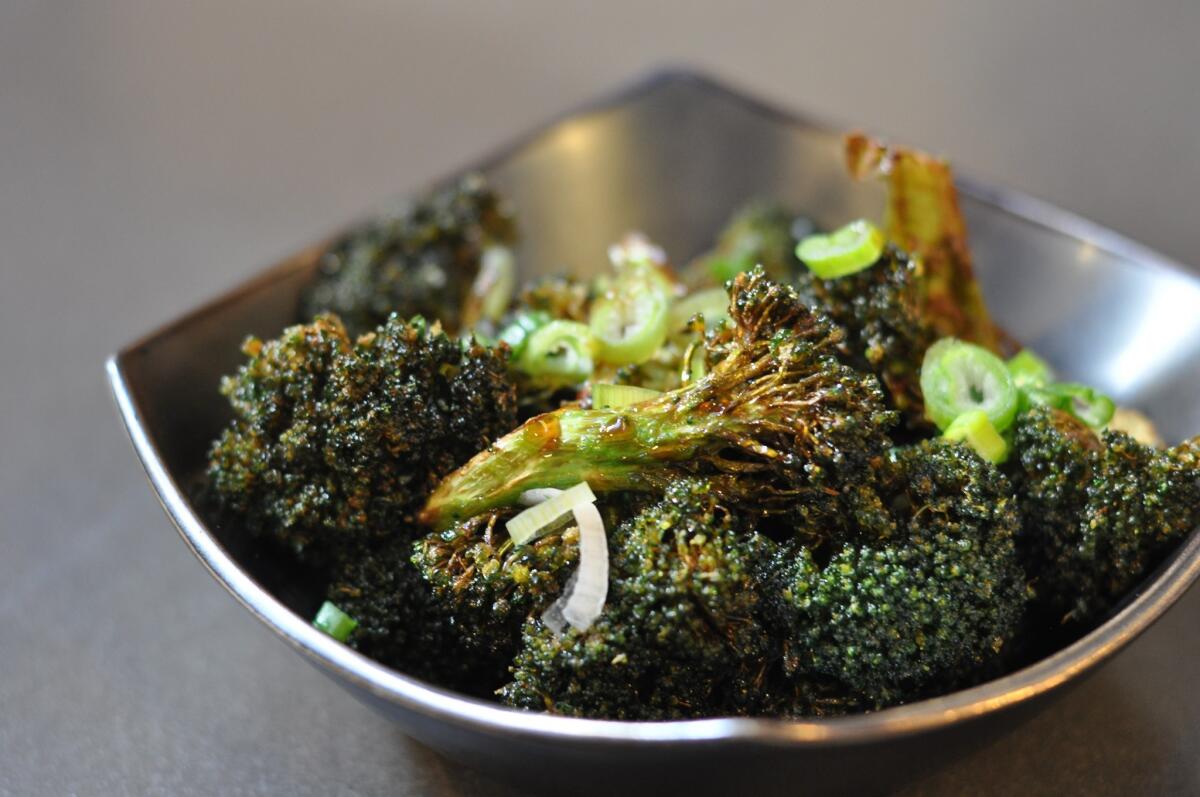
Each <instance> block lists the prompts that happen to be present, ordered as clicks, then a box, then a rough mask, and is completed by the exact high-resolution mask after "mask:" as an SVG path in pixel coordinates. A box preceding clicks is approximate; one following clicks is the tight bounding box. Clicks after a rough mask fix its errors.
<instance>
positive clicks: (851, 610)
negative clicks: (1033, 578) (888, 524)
mask: <svg viewBox="0 0 1200 797" xmlns="http://www.w3.org/2000/svg"><path fill="white" fill-rule="evenodd" d="M887 470H888V472H889V474H888V488H889V490H890V492H889V500H890V507H891V511H892V512H893V514H894V515H895V518H896V533H895V535H894V536H893V537H891V538H883V539H878V540H875V541H868V540H863V541H860V542H849V543H845V544H842V545H840V546H833V547H832V549H831V550H827V551H823V550H820V549H816V550H814V549H812V548H809V547H804V546H801V545H796V544H792V545H790V546H784V547H783V548H782V549H781V551H780V553H779V555H778V556H777V557H776V561H775V562H774V564H773V566H772V568H771V572H772V574H771V576H770V578H769V579H768V580H769V581H770V583H772V585H773V587H774V590H773V591H772V592H770V593H769V594H770V595H771V600H770V604H769V611H770V613H771V616H772V617H773V619H774V621H775V623H776V627H777V628H778V630H779V631H780V633H781V634H782V635H783V637H784V639H785V642H784V667H785V670H786V671H787V672H788V673H789V674H792V675H794V676H798V677H800V678H801V679H802V680H804V681H806V682H807V681H809V680H811V679H813V678H814V677H815V678H828V679H833V680H835V681H836V682H838V683H840V684H841V685H843V686H844V688H845V690H846V691H847V692H848V693H849V695H850V696H852V697H857V698H859V699H861V700H862V701H863V702H865V703H866V704H867V706H868V707H883V706H886V705H891V704H894V703H897V702H903V701H906V700H910V699H913V698H915V697H919V696H922V695H925V694H929V693H939V692H943V691H946V690H947V689H948V688H953V687H954V686H957V685H960V684H962V683H964V682H967V681H969V680H971V679H972V677H976V674H977V673H979V672H980V668H981V667H982V666H983V665H984V664H985V663H987V662H989V661H990V660H994V659H995V658H996V656H997V654H998V653H999V652H1000V651H1001V649H1002V648H1003V647H1004V645H1005V644H1006V643H1007V642H1008V641H1009V640H1010V639H1011V638H1012V637H1013V635H1014V634H1015V633H1016V630H1017V626H1018V623H1019V621H1020V618H1021V616H1022V614H1023V611H1024V607H1025V603H1026V598H1027V590H1026V588H1025V581H1024V575H1023V573H1022V571H1021V569H1020V567H1019V563H1018V559H1017V556H1016V551H1015V547H1014V536H1015V534H1016V531H1017V525H1018V518H1017V513H1016V508H1015V507H1014V505H1013V500H1012V498H1011V487H1010V485H1009V483H1008V481H1007V480H1006V479H1005V478H1004V476H1003V475H1002V474H1001V473H999V472H998V471H997V470H996V469H994V468H993V467H991V466H990V465H988V464H987V463H985V462H984V461H982V460H981V459H979V458H978V457H977V456H976V455H975V454H974V453H973V452H972V451H970V449H968V448H966V447H965V446H961V445H959V444H951V443H944V442H941V441H929V442H924V443H921V444H918V445H916V446H912V447H904V448H899V449H895V450H894V451H893V452H891V455H890V457H889V461H888V463H887Z"/></svg>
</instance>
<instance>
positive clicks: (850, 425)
mask: <svg viewBox="0 0 1200 797" xmlns="http://www.w3.org/2000/svg"><path fill="white" fill-rule="evenodd" d="M730 290H731V293H730V317H731V323H726V324H725V325H723V326H722V327H721V328H720V329H719V330H717V331H716V333H715V334H714V335H713V336H711V337H710V340H709V350H708V357H709V360H710V361H711V362H712V363H713V364H712V365H711V368H710V370H709V371H708V373H707V375H706V376H705V377H704V378H703V379H699V380H696V381H693V382H690V383H689V384H688V385H686V386H684V387H683V388H680V389H679V390H675V391H672V392H669V393H664V394H663V395H661V396H658V397H656V398H654V399H651V400H649V401H645V402H642V403H640V404H637V405H636V411H629V410H625V409H586V410H585V409H579V408H576V407H566V408H563V409H560V410H557V411H555V412H552V413H547V414H545V415H539V416H537V417H535V418H533V419H531V420H529V421H527V422H526V423H525V424H524V425H523V426H521V427H520V428H519V429H517V430H516V431H514V432H512V433H511V434H509V435H507V436H505V437H504V438H502V439H501V440H499V441H497V442H496V443H495V444H494V445H493V446H492V447H491V448H489V449H488V450H487V451H485V452H483V453H482V454H480V455H479V456H477V457H476V458H475V459H473V460H472V461H471V462H470V463H468V464H467V465H466V466H465V467H463V468H461V469H460V470H458V471H457V472H455V473H454V474H452V475H451V476H450V477H448V478H447V479H446V480H445V481H443V482H442V484H441V485H440V486H439V487H438V489H437V491H436V492H435V493H434V494H433V495H432V496H431V497H430V500H429V503H428V504H427V505H426V507H425V510H424V512H423V513H422V519H423V520H424V522H426V523H429V524H431V525H433V526H434V527H435V528H444V527H446V526H448V525H450V524H452V523H453V522H455V521H456V520H458V519H460V518H464V517H470V516H471V515H475V514H478V513H479V512H483V511H485V510H487V509H489V508H493V507H497V506H505V505H509V504H512V503H513V502H514V501H515V500H516V498H517V496H518V495H519V494H520V493H521V492H522V491H524V490H528V489H531V488H534V487H569V486H570V485H572V484H576V483H578V482H580V481H587V482H588V483H589V484H591V485H592V489H594V490H600V491H603V492H609V491H615V490H632V491H651V492H652V491H655V490H661V489H663V487H665V486H666V485H668V484H670V483H672V482H674V481H677V480H678V479H680V478H681V477H685V476H688V475H700V476H703V477H705V478H706V479H708V480H709V481H710V483H711V484H712V485H713V488H714V490H715V491H716V492H717V493H718V494H719V495H720V496H721V497H722V498H723V499H724V500H726V501H727V502H728V503H731V504H741V505H743V506H748V507H754V508H755V509H756V511H759V512H762V513H771V512H790V511H792V510H793V509H794V507H795V506H796V505H798V504H820V503H822V502H823V503H826V504H828V503H829V502H830V501H835V502H836V500H837V498H838V496H839V492H838V488H839V486H840V485H843V484H854V483H856V482H859V481H861V480H864V479H868V478H870V472H871V463H872V461H873V460H875V459H877V458H878V457H879V456H880V455H881V454H882V452H883V451H885V450H886V449H887V448H888V447H889V446H890V440H889V438H888V436H887V430H888V428H889V427H890V426H891V425H892V424H893V423H894V421H895V414H894V412H892V411H890V410H888V409H887V408H886V407H885V405H884V399H883V391H882V389H881V388H880V386H879V382H878V380H877V379H876V378H875V377H874V376H873V375H870V374H864V373H861V372H859V371H857V370H855V369H854V368H852V367H850V366H848V365H846V364H845V363H843V362H842V361H841V360H840V359H839V357H840V356H842V349H841V345H842V332H841V331H840V329H838V328H837V327H836V326H835V325H834V324H832V323H831V322H830V321H828V320H827V319H826V318H824V317H822V316H819V315H816V314H814V313H813V312H812V311H811V310H810V309H809V308H808V307H807V306H806V305H805V304H804V303H803V302H802V301H801V300H800V298H799V297H798V296H797V295H796V293H795V291H793V290H791V289H790V288H787V287H785V286H782V285H780V284H778V283H775V282H772V281H770V280H768V279H767V278H766V276H765V275H764V273H763V271H762V270H761V269H756V270H755V271H754V272H752V273H750V274H742V275H739V276H738V278H737V279H735V280H734V281H733V282H732V283H731V289H730Z"/></svg>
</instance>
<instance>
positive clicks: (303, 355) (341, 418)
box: [208, 316, 516, 558]
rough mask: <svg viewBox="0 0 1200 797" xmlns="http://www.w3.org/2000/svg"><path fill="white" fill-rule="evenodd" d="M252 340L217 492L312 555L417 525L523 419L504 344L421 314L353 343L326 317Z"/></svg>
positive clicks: (226, 504)
mask: <svg viewBox="0 0 1200 797" xmlns="http://www.w3.org/2000/svg"><path fill="white" fill-rule="evenodd" d="M243 350H244V351H245V353H246V354H247V355H248V356H249V357H250V359H249V362H247V363H246V364H245V365H244V366H242V367H241V368H240V369H239V370H238V372H237V373H236V374H235V375H233V376H231V377H226V378H225V379H224V380H223V382H222V386H221V390H222V392H223V393H224V394H225V395H226V396H227V397H228V398H229V400H230V403H231V405H232V407H233V410H234V419H233V420H232V421H231V422H230V424H229V426H228V427H226V429H225V430H224V431H223V432H222V433H221V436H220V437H219V438H218V439H217V440H216V442H215V443H214V444H213V446H212V448H211V450H210V452H209V464H208V480H209V485H210V487H211V490H210V492H211V494H212V496H213V497H214V498H215V499H216V502H217V504H218V506H219V507H220V508H222V509H224V510H227V511H230V512H231V513H232V514H233V515H234V516H235V517H238V518H240V519H241V521H242V522H243V523H244V524H245V525H246V526H247V528H248V529H249V530H250V531H251V532H253V533H260V534H266V535H269V536H273V537H275V538H277V539H279V540H280V541H282V542H284V543H286V544H288V545H289V546H290V547H291V548H293V549H294V550H295V551H297V552H302V553H304V554H305V555H306V556H309V557H311V558H321V556H322V555H323V554H324V553H326V551H327V549H328V548H329V547H331V546H333V547H336V546H337V545H340V544H342V543H351V542H357V541H360V540H362V539H368V538H373V537H379V536H385V535H388V534H390V533H393V532H394V531H395V530H396V529H400V528H405V527H408V526H409V525H411V523H412V520H413V514H414V512H415V511H416V510H419V509H420V507H421V504H422V502H423V501H424V500H425V499H426V497H427V496H428V495H429V493H430V492H431V491H432V490H433V487H434V486H435V485H436V484H437V482H438V480H439V479H440V478H441V477H442V476H444V475H446V474H447V473H449V472H450V471H452V470H453V469H454V468H455V467H457V466H459V465H461V464H462V463H463V462H466V461H467V460H468V459H469V458H470V457H471V456H472V455H473V454H475V453H476V452H477V451H479V450H480V449H482V448H484V447H485V446H486V445H487V444H488V442H490V441H491V440H492V439H494V438H495V437H497V436H498V435H500V434H502V433H504V432H505V431H507V430H508V429H511V428H512V426H513V425H515V423H516V399H515V395H514V389H513V386H512V384H511V383H510V382H509V380H508V377H507V375H506V372H505V363H504V355H503V353H502V352H501V350H497V349H490V348H486V347H484V346H482V345H480V344H478V343H475V342H474V341H466V340H464V341H457V340H452V339H450V338H448V337H447V336H446V335H445V334H444V333H442V331H441V328H440V326H438V325H437V324H433V325H432V326H431V325H428V324H426V323H425V322H424V321H422V320H420V319H414V320H413V321H412V322H406V321H403V320H402V319H400V318H399V317H397V316H393V317H392V318H391V320H389V321H388V322H387V323H386V324H385V325H383V326H382V327H380V328H379V330H378V331H376V332H373V333H371V334H369V335H364V336H363V337H361V338H359V339H358V340H357V341H355V342H353V343H352V342H351V341H350V340H349V338H348V336H347V334H346V331H345V329H344V328H343V327H342V325H341V323H340V322H339V321H338V319H337V318H336V317H335V316H319V317H318V318H317V319H316V320H315V321H313V323H311V324H308V325H303V326H296V327H292V328H290V329H288V330H286V331H285V332H284V333H283V335H282V336H281V337H280V338H278V339H277V340H273V341H268V342H265V343H264V342H262V341H260V340H257V339H253V338H252V339H250V340H248V341H247V342H246V344H245V346H244V347H243Z"/></svg>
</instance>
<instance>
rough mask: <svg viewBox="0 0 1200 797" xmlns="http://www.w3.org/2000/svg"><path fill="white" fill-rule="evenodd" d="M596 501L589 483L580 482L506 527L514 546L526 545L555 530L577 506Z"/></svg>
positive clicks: (505, 525)
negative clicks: (561, 519)
mask: <svg viewBox="0 0 1200 797" xmlns="http://www.w3.org/2000/svg"><path fill="white" fill-rule="evenodd" d="M595 500H596V494H595V493H593V492H592V488H591V487H589V486H588V483H587V482H580V483H579V484H576V485H575V486H574V487H568V488H567V489H566V490H562V491H561V492H559V493H558V494H557V495H555V496H552V497H551V498H549V499H547V500H545V501H542V502H541V503H540V504H536V505H535V506H531V507H529V508H528V509H526V510H525V511H523V512H521V513H520V514H518V515H517V516H516V517H514V518H513V519H512V520H510V521H508V523H506V524H504V527H505V528H506V529H507V530H508V536H509V537H510V538H511V539H512V541H513V544H514V545H525V544H526V543H529V542H532V541H533V540H536V539H537V538H538V537H540V536H542V535H544V534H545V533H546V532H547V531H549V530H550V529H552V528H554V527H555V525H556V524H557V523H558V521H559V519H560V518H562V517H563V516H565V515H567V514H569V513H570V512H571V509H572V508H573V507H574V506H576V505H577V504H581V503H591V502H593V501H595Z"/></svg>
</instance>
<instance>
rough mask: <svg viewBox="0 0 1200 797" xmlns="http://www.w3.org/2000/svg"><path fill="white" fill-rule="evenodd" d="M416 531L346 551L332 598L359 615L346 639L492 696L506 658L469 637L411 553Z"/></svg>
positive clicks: (432, 677) (436, 679)
mask: <svg viewBox="0 0 1200 797" xmlns="http://www.w3.org/2000/svg"><path fill="white" fill-rule="evenodd" d="M411 552H412V540H411V535H410V534H406V533H403V532H401V533H399V534H395V535H393V536H392V538H390V539H387V540H382V541H378V542H375V543H372V544H371V545H368V546H359V547H357V548H355V549H352V550H350V551H343V561H341V562H340V563H339V564H338V566H337V567H336V568H335V570H334V576H333V580H332V585H331V586H330V587H329V591H328V594H327V597H328V599H329V600H330V601H331V602H333V603H334V604H336V605H337V607H338V608H339V609H341V610H342V611H343V612H345V613H346V614H348V615H350V617H352V618H353V619H354V620H356V621H357V623H358V625H357V627H356V628H355V629H354V631H353V632H352V633H351V635H350V638H349V639H348V640H347V643H348V644H349V645H350V646H351V647H353V648H355V649H356V650H358V651H359V652H360V653H362V654H364V655H366V656H370V657H371V658H373V659H375V660H377V661H379V662H381V663H383V664H386V665H388V666H389V667H393V668H395V669H397V670H400V671H401V672H404V673H407V674H409V675H414V676H416V677H418V678H424V679H425V680H428V681H431V682H433V683H436V684H439V685H441V686H446V687H451V688H455V689H459V690H463V691H467V692H469V693H470V694H474V695H478V696H481V697H482V696H485V695H487V694H489V693H490V692H491V690H492V689H495V687H496V685H497V684H499V683H501V682H502V680H503V679H502V676H503V674H504V660H503V659H499V660H495V659H489V658H487V657H486V656H481V655H479V653H478V652H476V651H474V650H471V649H469V648H468V647H467V646H465V645H464V644H463V640H462V637H461V635H460V633H459V631H460V629H458V628H456V627H455V625H454V624H453V623H452V622H450V621H449V619H448V617H447V615H446V612H445V608H444V606H443V605H442V603H441V602H440V601H439V600H438V599H437V597H436V596H435V594H434V593H433V591H432V590H430V588H429V585H428V584H426V583H425V582H424V580H422V578H421V574H420V573H419V572H417V569H416V568H415V567H414V566H413V565H412V563H411V562H410V561H408V559H409V556H410V554H411Z"/></svg>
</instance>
